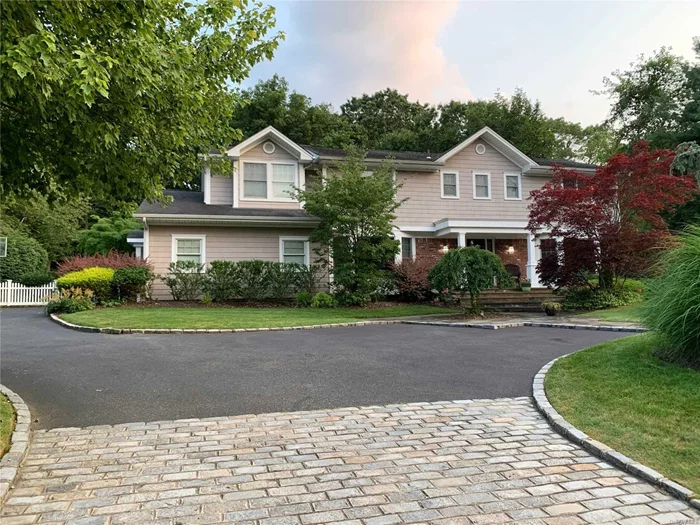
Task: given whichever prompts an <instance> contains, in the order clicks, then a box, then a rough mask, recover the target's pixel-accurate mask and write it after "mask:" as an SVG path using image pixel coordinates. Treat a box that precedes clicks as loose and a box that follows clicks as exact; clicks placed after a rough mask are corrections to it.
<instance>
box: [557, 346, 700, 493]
mask: <svg viewBox="0 0 700 525" xmlns="http://www.w3.org/2000/svg"><path fill="white" fill-rule="evenodd" d="M656 342H657V336H655V335H652V334H644V335H639V336H634V337H627V338H624V339H618V340H616V341H610V342H608V343H604V344H602V345H599V346H594V347H592V348H589V349H587V350H584V351H583V352H578V353H576V354H574V355H572V356H569V357H566V358H564V359H560V360H559V361H557V362H556V363H555V364H554V366H553V367H552V368H551V370H550V371H549V373H548V374H547V376H546V378H545V389H546V392H547V397H548V398H549V400H550V402H551V403H552V405H554V407H555V408H556V409H557V410H558V411H559V413H560V414H561V415H562V416H563V417H564V418H565V419H566V420H567V421H569V422H570V423H571V424H573V425H574V426H575V427H577V428H579V429H581V430H582V431H584V432H585V433H587V434H588V435H589V436H591V437H592V438H594V439H597V440H598V441H601V442H602V443H605V444H606V445H608V446H610V447H612V448H614V449H615V450H618V451H619V452H622V453H623V454H625V455H627V456H629V457H631V458H633V459H635V460H637V461H639V462H640V463H643V464H644V465H647V466H649V467H651V468H653V469H655V470H658V471H659V472H661V473H662V474H664V475H665V476H666V477H668V478H670V479H673V480H675V481H677V482H679V483H682V484H683V485H685V486H686V487H688V488H690V489H691V490H693V491H695V492H696V493H700V372H697V371H694V370H691V369H688V368H681V367H678V366H675V365H671V364H668V363H665V362H663V361H661V360H660V359H658V358H656V357H654V356H653V355H652V351H653V349H654V347H655V345H656Z"/></svg>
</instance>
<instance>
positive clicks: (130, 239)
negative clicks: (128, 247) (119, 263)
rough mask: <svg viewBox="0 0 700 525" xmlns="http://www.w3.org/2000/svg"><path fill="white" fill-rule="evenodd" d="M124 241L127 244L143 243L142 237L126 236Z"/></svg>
mask: <svg viewBox="0 0 700 525" xmlns="http://www.w3.org/2000/svg"><path fill="white" fill-rule="evenodd" d="M126 242H128V243H129V244H143V237H127V238H126Z"/></svg>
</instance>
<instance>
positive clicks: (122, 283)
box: [112, 266, 153, 299]
mask: <svg viewBox="0 0 700 525" xmlns="http://www.w3.org/2000/svg"><path fill="white" fill-rule="evenodd" d="M152 278H153V274H152V273H151V270H149V269H148V268H145V267H138V266H132V267H129V266H126V267H124V268H119V269H118V270H115V272H114V278H113V279H112V286H113V287H114V289H115V291H116V293H117V297H119V298H120V299H134V298H136V296H137V295H138V294H141V293H145V292H146V291H147V288H148V284H149V283H150V282H151V279H152Z"/></svg>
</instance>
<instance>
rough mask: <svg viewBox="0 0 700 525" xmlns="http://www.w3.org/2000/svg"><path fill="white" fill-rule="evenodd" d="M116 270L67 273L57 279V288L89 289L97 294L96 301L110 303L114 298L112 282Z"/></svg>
mask: <svg viewBox="0 0 700 525" xmlns="http://www.w3.org/2000/svg"><path fill="white" fill-rule="evenodd" d="M113 279H114V270H113V269H112V268H86V269H85V270H80V271H79V272H71V273H67V274H66V275H64V276H63V277H59V278H58V279H56V287H57V288H58V289H59V290H66V289H69V288H83V289H85V288H87V289H88V290H92V291H93V292H94V293H95V300H96V301H99V302H102V301H108V300H109V299H110V298H111V297H112V280H113Z"/></svg>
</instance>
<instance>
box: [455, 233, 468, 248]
mask: <svg viewBox="0 0 700 525" xmlns="http://www.w3.org/2000/svg"><path fill="white" fill-rule="evenodd" d="M466 247H467V233H466V232H457V248H466Z"/></svg>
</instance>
